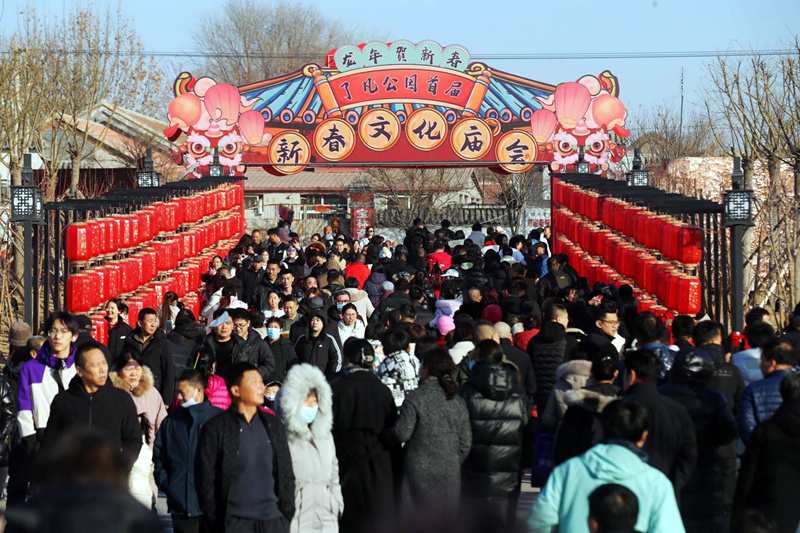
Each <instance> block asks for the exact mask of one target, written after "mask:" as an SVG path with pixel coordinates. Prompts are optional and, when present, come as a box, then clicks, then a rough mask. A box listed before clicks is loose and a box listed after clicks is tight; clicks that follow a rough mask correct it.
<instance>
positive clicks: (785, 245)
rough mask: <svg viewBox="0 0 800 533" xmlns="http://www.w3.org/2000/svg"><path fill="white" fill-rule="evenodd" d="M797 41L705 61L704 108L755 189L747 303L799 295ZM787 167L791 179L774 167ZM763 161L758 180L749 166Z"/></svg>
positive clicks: (775, 305)
mask: <svg viewBox="0 0 800 533" xmlns="http://www.w3.org/2000/svg"><path fill="white" fill-rule="evenodd" d="M798 73H800V43H798V40H797V38H795V41H794V43H793V47H792V52H791V53H788V54H786V55H784V56H779V57H770V58H765V57H761V56H758V55H753V56H750V57H747V58H737V59H731V58H722V57H720V58H717V59H716V60H715V61H713V62H712V63H711V64H710V65H709V80H710V85H711V90H710V94H711V98H710V99H709V100H708V103H707V114H708V116H709V118H710V119H711V120H712V123H713V124H714V125H715V128H714V133H715V136H716V137H717V139H719V140H721V141H730V146H731V147H732V150H731V151H732V154H736V155H741V156H742V158H743V161H744V162H745V167H744V171H745V183H744V185H745V187H747V188H753V189H754V190H755V207H756V212H755V219H756V227H755V228H754V229H753V230H751V231H749V232H748V234H747V235H748V236H747V239H746V242H745V249H746V250H747V252H748V253H749V258H750V260H749V261H748V262H747V265H748V267H749V271H748V274H747V275H746V280H745V281H746V285H745V286H746V287H748V291H747V292H748V293H749V300H748V303H749V304H750V305H767V306H768V307H770V308H772V310H773V312H775V315H776V316H779V313H778V312H777V311H778V310H779V308H781V307H782V308H784V309H785V308H787V307H789V308H791V307H793V306H794V305H795V304H796V303H797V302H798V301H800V287H798V281H800V256H799V255H798V253H799V252H798V249H799V248H800V220H798V217H800V211H798V209H800V199H799V198H798V195H800V135H799V134H798V130H797V128H798V127H799V126H798V119H800V104H798V100H800V98H799V97H800V89H799V88H798V85H799V84H800V82H798V79H797V78H798ZM782 164H784V165H789V167H790V168H791V169H792V178H791V179H787V178H786V174H785V173H784V172H782ZM757 167H761V168H765V169H766V172H764V175H765V177H764V179H756V178H755V173H754V170H755V169H756V168H757Z"/></svg>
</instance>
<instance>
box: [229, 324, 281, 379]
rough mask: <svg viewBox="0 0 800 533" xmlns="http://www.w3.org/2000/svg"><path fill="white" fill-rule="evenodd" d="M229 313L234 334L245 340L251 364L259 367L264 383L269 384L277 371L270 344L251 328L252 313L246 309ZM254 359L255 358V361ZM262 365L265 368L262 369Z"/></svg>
mask: <svg viewBox="0 0 800 533" xmlns="http://www.w3.org/2000/svg"><path fill="white" fill-rule="evenodd" d="M228 313H229V314H230V316H231V319H233V332H234V333H235V334H236V335H238V336H240V337H241V338H242V339H243V340H244V342H245V344H246V345H247V347H248V348H249V349H250V354H251V361H250V362H251V363H253V364H255V365H257V366H258V367H259V369H258V371H259V372H261V376H262V377H263V378H264V383H267V382H268V381H270V380H269V379H268V378H269V376H270V375H271V374H272V371H273V370H275V356H274V355H273V354H272V350H271V349H270V347H269V344H267V341H265V340H264V339H262V338H261V335H259V334H258V333H256V331H255V330H254V329H253V328H252V327H251V324H250V313H249V312H248V311H247V310H246V309H230V310H229V311H228ZM252 357H255V361H253V360H252ZM262 364H263V367H264V368H261V366H262Z"/></svg>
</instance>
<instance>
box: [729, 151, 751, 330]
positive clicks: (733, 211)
mask: <svg viewBox="0 0 800 533" xmlns="http://www.w3.org/2000/svg"><path fill="white" fill-rule="evenodd" d="M743 187H744V173H743V172H742V160H741V158H739V157H734V158H733V174H731V189H730V190H728V191H726V192H725V193H724V194H723V202H724V204H725V218H724V223H725V226H727V227H729V228H731V273H730V275H731V319H732V322H733V329H734V330H735V331H742V330H743V328H744V299H745V294H744V262H745V251H744V232H745V231H746V230H747V228H749V227H750V226H753V225H755V224H754V223H753V191H752V190H750V189H744V188H743Z"/></svg>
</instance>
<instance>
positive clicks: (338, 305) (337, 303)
mask: <svg viewBox="0 0 800 533" xmlns="http://www.w3.org/2000/svg"><path fill="white" fill-rule="evenodd" d="M344 306H345V303H344V302H336V309H337V310H338V311H341V310H342V309H344Z"/></svg>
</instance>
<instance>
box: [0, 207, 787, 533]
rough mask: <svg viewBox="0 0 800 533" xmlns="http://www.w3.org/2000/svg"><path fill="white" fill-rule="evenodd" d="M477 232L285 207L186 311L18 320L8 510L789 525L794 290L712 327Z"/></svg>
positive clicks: (173, 303)
mask: <svg viewBox="0 0 800 533" xmlns="http://www.w3.org/2000/svg"><path fill="white" fill-rule="evenodd" d="M471 229H472V232H471V233H469V234H468V235H465V234H464V232H462V231H454V229H453V228H451V225H450V223H449V222H448V221H446V220H445V221H442V223H441V227H440V228H439V229H436V230H435V231H430V230H429V229H428V228H427V227H426V226H425V224H424V223H423V221H421V220H419V219H417V220H415V221H414V223H413V225H412V226H411V227H410V228H408V230H407V231H406V235H405V238H404V239H403V240H402V242H390V241H388V240H386V239H384V238H383V237H381V236H380V235H378V234H376V232H375V230H374V229H373V228H368V229H367V231H366V233H365V235H364V236H363V238H359V239H352V238H350V237H348V236H346V235H344V234H334V232H333V230H332V229H331V228H330V227H326V228H325V231H324V233H323V234H322V235H319V234H315V235H313V236H311V238H310V239H309V240H308V241H307V242H303V241H301V240H300V237H299V236H298V235H297V234H296V233H293V232H292V231H291V227H290V224H289V223H287V222H285V221H281V222H280V223H279V224H278V226H277V227H276V228H273V229H270V230H268V231H266V232H263V231H260V230H253V231H252V233H250V234H245V235H244V236H243V237H242V239H241V240H240V242H239V244H238V246H236V247H235V248H234V249H233V250H232V251H231V252H230V253H229V254H227V256H226V257H220V256H217V257H215V258H214V259H213V261H212V262H211V264H210V265H209V269H208V272H207V273H206V274H205V275H204V276H203V278H202V279H203V283H204V285H203V291H202V298H203V307H202V311H201V313H200V314H199V315H198V316H195V314H194V313H193V312H192V311H191V310H189V309H188V308H185V307H184V306H183V305H182V303H181V302H180V299H179V298H178V297H177V295H176V294H174V293H167V294H166V295H165V297H164V301H163V304H162V305H161V306H159V308H158V309H151V308H145V309H142V310H141V311H139V312H138V315H137V316H136V317H129V316H128V308H127V306H126V305H125V302H124V301H123V300H120V299H114V300H110V301H109V302H108V303H107V305H106V314H107V320H108V323H109V328H108V330H109V334H108V341H107V343H105V344H103V343H100V342H97V341H95V340H93V339H92V337H91V332H92V324H91V321H90V320H89V318H88V317H86V316H75V315H72V314H69V313H67V312H63V311H56V312H55V313H53V314H52V315H50V317H49V318H48V319H47V321H46V323H45V324H44V325H43V327H41V328H40V329H41V331H39V333H41V334H42V336H34V335H33V333H36V332H34V331H32V328H31V327H30V326H29V325H27V324H25V323H22V322H17V323H14V324H13V325H12V326H11V328H10V336H9V344H10V346H11V353H10V354H9V357H8V359H7V361H6V366H5V368H4V370H3V374H2V378H1V379H0V432H1V433H2V437H3V440H2V443H3V444H2V446H0V467H4V468H2V470H0V476H2V478H3V479H6V478H7V479H8V488H7V510H6V520H7V531H11V532H14V531H26V532H27V531H31V532H32V531H37V532H44V531H61V532H72V531H112V530H113V531H157V530H160V527H161V526H160V524H159V521H158V518H157V515H156V514H155V513H153V512H152V511H153V510H154V509H155V503H156V500H157V497H158V493H159V491H162V492H163V493H165V494H166V498H167V505H168V509H169V513H170V515H171V518H172V527H173V530H174V531H176V532H179V533H180V532H200V531H204V532H231V533H237V532H259V533H272V532H288V531H291V532H293V533H294V532H303V533H304V532H336V531H342V532H355V533H361V532H374V531H390V532H393V531H459V532H463V531H489V530H496V531H533V532H551V531H556V530H558V531H564V532H570V533H572V532H581V531H589V532H592V533H608V532H611V531H614V532H623V531H639V532H670V533H674V532H681V531H689V532H704V533H706V532H729V531H734V532H736V531H741V532H753V533H755V532H764V533H768V532H781V533H783V532H787V533H788V532H792V533H794V532H795V531H796V530H797V529H798V524H799V523H800V507H798V506H796V505H794V501H793V500H794V494H795V492H794V491H795V490H797V489H800V374H797V373H795V369H796V368H797V366H798V345H799V344H800V309H796V310H795V314H794V316H792V317H790V318H789V320H788V322H787V323H783V317H773V316H770V315H769V313H768V312H767V311H765V310H764V309H761V308H755V309H753V310H751V311H750V312H749V313H748V314H747V317H746V322H747V328H746V331H745V332H744V335H743V336H731V335H729V332H728V331H726V330H725V328H724V326H723V325H722V324H720V323H719V322H716V321H713V320H711V319H709V317H708V316H702V315H698V316H696V317H690V316H683V315H681V316H673V315H670V314H662V315H656V314H653V313H652V312H649V311H643V312H638V311H637V301H636V299H635V297H634V292H633V289H632V287H630V286H628V285H621V286H619V287H614V286H606V285H603V284H602V283H598V284H596V285H594V286H590V285H589V283H588V281H587V280H586V278H581V277H579V276H578V275H577V272H576V271H575V269H574V268H572V266H571V265H570V264H569V261H568V258H567V257H566V256H564V255H559V254H552V253H551V242H550V240H551V239H552V236H551V233H550V229H549V228H544V229H543V230H534V231H532V232H531V233H530V234H529V235H527V236H525V235H506V234H505V233H504V231H503V230H502V228H499V227H494V228H491V227H486V228H484V227H483V226H482V225H481V224H474V225H473V226H472V228H471ZM132 319H135V320H132ZM131 323H133V324H135V327H131V325H129V324H131ZM526 474H530V478H531V483H532V484H534V486H537V487H541V492H540V493H539V495H538V497H537V498H536V501H535V503H534V504H533V506H532V507H531V509H530V511H529V512H528V513H527V516H526V517H524V518H523V519H518V516H517V510H518V499H519V497H520V493H521V487H522V483H523V478H524V476H525V475H526ZM526 479H527V478H526ZM110 523H111V524H113V525H114V526H113V527H114V528H116V529H109V524H110ZM104 524H105V525H104Z"/></svg>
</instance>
